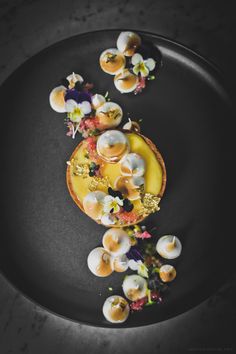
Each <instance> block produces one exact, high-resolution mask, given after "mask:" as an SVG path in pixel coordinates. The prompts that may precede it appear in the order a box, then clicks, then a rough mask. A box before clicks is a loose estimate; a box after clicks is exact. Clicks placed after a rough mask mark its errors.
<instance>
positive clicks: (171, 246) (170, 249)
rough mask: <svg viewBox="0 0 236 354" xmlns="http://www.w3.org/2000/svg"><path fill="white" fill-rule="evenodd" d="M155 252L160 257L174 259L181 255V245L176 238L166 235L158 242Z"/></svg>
mask: <svg viewBox="0 0 236 354" xmlns="http://www.w3.org/2000/svg"><path fill="white" fill-rule="evenodd" d="M156 250H157V252H158V253H159V255H160V256H161V257H163V258H166V259H174V258H177V257H179V255H180V254H181V251H182V245H181V242H180V240H179V239H178V237H177V236H173V235H166V236H162V237H161V238H160V239H159V240H158V242H157V244H156Z"/></svg>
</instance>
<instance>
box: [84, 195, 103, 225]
mask: <svg viewBox="0 0 236 354" xmlns="http://www.w3.org/2000/svg"><path fill="white" fill-rule="evenodd" d="M105 196H106V193H104V192H101V191H95V192H90V193H88V194H87V195H86V196H85V197H84V199H83V208H84V211H85V213H86V214H87V215H88V216H90V217H91V218H92V219H94V220H100V219H101V217H102V213H103V200H104V198H105Z"/></svg>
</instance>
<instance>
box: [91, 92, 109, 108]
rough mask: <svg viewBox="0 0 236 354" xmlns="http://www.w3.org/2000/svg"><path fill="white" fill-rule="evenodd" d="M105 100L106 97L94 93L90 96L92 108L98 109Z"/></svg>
mask: <svg viewBox="0 0 236 354" xmlns="http://www.w3.org/2000/svg"><path fill="white" fill-rule="evenodd" d="M105 102H106V99H105V97H104V96H103V95H100V94H98V93H96V94H95V95H93V96H92V106H93V108H94V109H98V108H99V107H100V106H102V105H103V104H104V103H105Z"/></svg>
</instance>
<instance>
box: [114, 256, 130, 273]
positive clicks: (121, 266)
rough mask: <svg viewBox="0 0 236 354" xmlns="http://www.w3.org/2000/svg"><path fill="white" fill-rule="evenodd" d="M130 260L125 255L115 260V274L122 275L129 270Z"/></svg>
mask: <svg viewBox="0 0 236 354" xmlns="http://www.w3.org/2000/svg"><path fill="white" fill-rule="evenodd" d="M128 262H129V259H128V257H127V256H126V255H125V254H122V255H120V256H116V257H114V258H113V269H114V271H115V272H118V273H122V272H125V271H126V270H127V269H128V268H129V264H128Z"/></svg>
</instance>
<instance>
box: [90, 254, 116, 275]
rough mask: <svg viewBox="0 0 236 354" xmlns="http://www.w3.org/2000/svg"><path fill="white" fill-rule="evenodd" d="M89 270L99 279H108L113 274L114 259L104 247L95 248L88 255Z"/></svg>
mask: <svg viewBox="0 0 236 354" xmlns="http://www.w3.org/2000/svg"><path fill="white" fill-rule="evenodd" d="M87 263H88V267H89V270H90V271H91V272H92V273H93V274H94V275H96V276H97V277H107V276H108V275H110V274H111V273H112V272H113V266H112V258H111V255H110V254H109V252H107V251H106V250H105V249H104V248H102V247H97V248H94V249H93V250H92V251H91V252H90V253H89V255H88V258H87Z"/></svg>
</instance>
